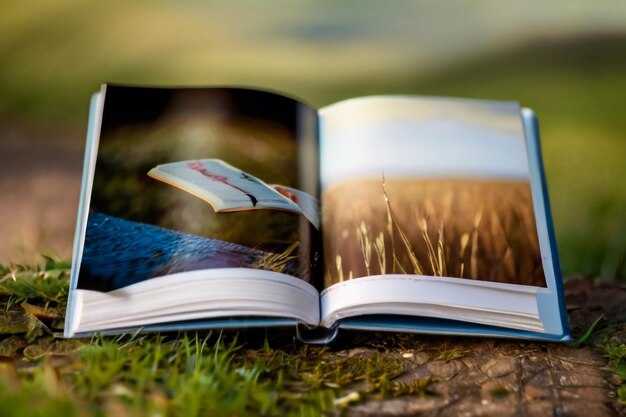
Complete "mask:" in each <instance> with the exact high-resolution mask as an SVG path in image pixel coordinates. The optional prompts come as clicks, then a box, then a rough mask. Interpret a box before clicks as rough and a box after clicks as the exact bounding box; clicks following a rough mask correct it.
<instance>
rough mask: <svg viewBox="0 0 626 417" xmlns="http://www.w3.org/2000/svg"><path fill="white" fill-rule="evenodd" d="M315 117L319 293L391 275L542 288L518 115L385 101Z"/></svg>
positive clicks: (499, 108) (457, 104)
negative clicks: (318, 134) (318, 129)
mask: <svg viewBox="0 0 626 417" xmlns="http://www.w3.org/2000/svg"><path fill="white" fill-rule="evenodd" d="M323 117H324V119H323V126H324V130H323V132H322V138H323V139H322V152H321V160H322V169H321V176H322V205H323V215H322V223H323V239H324V245H323V250H324V264H325V268H324V269H325V286H326V287H328V286H331V285H333V284H336V283H338V282H342V281H345V280H349V279H354V278H360V277H367V276H376V275H387V274H411V275H428V276H440V277H454V278H465V279H472V280H481V281H491V282H501V283H510V284H522V285H532V286H539V287H545V286H546V279H545V276H544V270H543V265H542V258H541V253H540V249H539V240H538V234H537V227H536V223H535V213H534V209H533V200H532V192H531V183H530V178H529V168H528V164H529V162H528V155H527V151H526V144H525V139H524V131H523V128H522V122H521V118H520V109H519V107H518V106H517V104H516V103H511V102H488V101H472V100H440V99H428V98H423V99H415V98H414V99H410V98H406V97H381V98H369V99H363V100H356V101H353V102H351V103H347V104H345V105H339V106H335V107H332V108H330V109H328V110H326V111H323Z"/></svg>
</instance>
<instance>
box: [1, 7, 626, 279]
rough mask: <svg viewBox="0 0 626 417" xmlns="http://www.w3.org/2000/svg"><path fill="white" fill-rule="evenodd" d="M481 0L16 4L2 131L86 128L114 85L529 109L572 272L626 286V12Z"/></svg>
mask: <svg viewBox="0 0 626 417" xmlns="http://www.w3.org/2000/svg"><path fill="white" fill-rule="evenodd" d="M470 3H471V4H469V3H468V5H461V4H456V5H453V6H450V5H447V6H446V5H440V6H432V7H425V6H424V5H423V4H422V3H419V2H415V3H411V2H398V4H397V5H396V7H395V8H394V7H389V6H388V5H386V4H385V2H379V3H377V2H368V3H367V7H357V5H356V4H355V3H354V2H346V4H343V5H336V6H335V5H334V6H332V7H331V6H328V5H327V6H317V5H316V4H314V2H309V3H307V2H303V3H302V4H300V5H299V8H293V7H291V5H290V4H287V3H284V2H279V3H278V4H277V5H276V6H275V7H271V8H267V7H266V8H265V9H264V10H263V11H262V13H261V9H260V7H261V6H259V5H253V4H252V3H247V4H248V6H250V7H249V8H245V7H239V8H237V7H236V6H232V5H229V3H228V2H216V3H211V4H210V5H207V4H204V3H203V2H194V1H189V2H184V3H180V4H176V5H174V4H170V3H164V2H153V3H147V2H133V3H128V4H127V3H122V2H114V3H110V4H104V3H103V4H99V3H93V4H92V3H89V4H87V3H83V2H79V1H77V0H58V1H56V2H44V1H37V2H15V3H8V2H3V3H2V4H0V62H2V65H0V127H1V123H2V120H6V119H8V118H13V119H19V120H22V122H23V123H26V124H35V125H37V124H39V125H43V126H46V127H47V128H48V129H51V130H53V129H62V130H63V129H66V128H68V127H72V128H75V127H81V126H83V127H84V126H85V123H86V117H87V107H88V106H87V103H88V96H89V94H90V93H92V92H93V91H95V90H96V89H97V88H98V85H99V84H100V83H102V82H107V81H115V82H126V83H140V84H169V85H172V84H175V85H214V84H221V85H225V84H226V85H227V84H230V85H252V86H259V87H263V88H269V89H278V90H282V91H286V92H289V93H290V94H293V95H296V96H299V97H302V98H303V99H305V100H307V101H308V102H310V103H312V104H313V105H316V106H322V105H325V104H329V103H332V102H334V101H337V100H340V99H344V98H348V97H354V96H360V95H368V94H381V93H384V94H389V93H399V94H425V95H443V96H459V97H477V98H493V99H513V100H518V101H520V102H521V103H522V105H524V106H528V107H530V108H532V109H534V110H535V112H536V114H537V115H538V117H539V120H540V122H541V133H542V139H543V152H544V160H545V166H546V171H547V177H548V185H549V190H550V196H551V199H552V205H553V214H554V220H555V227H556V232H557V240H558V244H559V249H560V255H561V262H562V266H563V270H564V274H565V275H572V274H577V273H582V274H584V275H604V276H620V277H625V276H626V216H625V214H626V191H625V190H626V164H624V156H625V155H626V117H624V107H623V106H624V91H626V55H625V54H624V53H623V51H624V50H625V49H626V48H625V46H626V32H624V31H623V19H621V22H622V24H621V25H620V24H619V22H620V16H624V15H625V14H626V13H625V10H624V7H623V6H620V5H615V6H614V7H613V9H610V8H603V7H602V6H596V5H590V6H589V7H592V9H593V10H587V9H585V7H586V6H585V7H583V6H582V5H581V4H580V3H579V2H573V3H576V4H577V5H578V6H576V4H573V3H572V5H567V6H566V5H565V4H561V5H558V6H557V5H555V6H554V7H552V6H547V5H546V6H545V7H546V9H545V10H543V9H542V10H539V9H537V10H536V13H534V12H533V13H531V11H532V10H534V9H535V8H536V7H539V6H538V4H535V6H533V5H526V6H524V8H523V9H519V10H518V9H516V8H511V7H508V6H507V7H505V6H503V5H501V4H499V3H498V2H482V3H480V2H470ZM361 4H362V3H359V6H361ZM570 6H571V7H570ZM402 8H404V10H402ZM470 9H471V10H475V11H476V13H468V10H470ZM583 9H584V10H583ZM464 10H465V12H464ZM529 10H530V11H529ZM479 12H481V13H479ZM436 16H445V17H444V18H445V19H448V20H447V21H446V20H443V19H441V20H437V19H436V18H433V17H436ZM587 16H591V17H593V19H591V18H589V19H587ZM315 19H317V20H316V21H315ZM550 19H551V20H550ZM503 22H506V24H503ZM533 22H535V23H533ZM536 22H539V23H536ZM594 22H595V23H594ZM616 22H617V23H616ZM322 23H323V24H322ZM392 23H393V24H392ZM603 24H604V25H605V26H602V25H603ZM576 25H578V26H580V27H581V28H582V29H581V30H580V31H578V32H576V31H575V30H573V29H572V28H575V27H576ZM594 25H595V26H594ZM620 27H621V28H622V31H621V32H619V31H617V32H616V30H619V29H616V28H620ZM411 28H417V29H411ZM533 30H536V31H535V32H533ZM576 33H578V35H576ZM498 34H501V36H498ZM70 130H71V129H70ZM78 130H80V129H75V131H78ZM73 138H74V139H75V140H76V142H78V141H79V140H80V138H79V135H74V136H73Z"/></svg>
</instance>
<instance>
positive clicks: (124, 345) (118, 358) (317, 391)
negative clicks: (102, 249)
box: [0, 259, 431, 416]
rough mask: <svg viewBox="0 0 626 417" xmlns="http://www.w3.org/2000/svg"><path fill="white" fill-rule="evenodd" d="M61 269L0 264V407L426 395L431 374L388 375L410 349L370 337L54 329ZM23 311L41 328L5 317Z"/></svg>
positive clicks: (134, 409) (261, 407) (198, 404)
mask: <svg viewBox="0 0 626 417" xmlns="http://www.w3.org/2000/svg"><path fill="white" fill-rule="evenodd" d="M68 272H69V271H68V269H67V265H66V264H65V263H61V262H55V261H53V260H52V259H48V260H47V262H46V265H45V266H44V267H43V268H29V267H25V266H18V265H5V266H0V277H1V278H0V304H2V305H4V306H5V307H4V308H5V310H4V312H5V315H4V316H3V315H1V314H0V402H1V403H2V404H3V410H2V412H3V414H2V415H6V416H22V415H42V416H44V415H45V416H66V415H67V416H71V415H77V416H81V415H91V414H96V415H118V414H119V413H123V415H131V416H149V415H167V416H170V415H171V416H197V415H224V416H235V415H236V416H259V415H264V416H282V415H304V416H309V415H311V416H315V415H322V414H324V413H326V412H331V411H332V412H341V410H342V409H344V408H345V407H346V406H348V405H350V404H354V403H358V402H361V401H364V400H366V399H369V398H380V397H392V396H398V395H406V394H413V395H427V388H428V385H429V384H430V382H431V380H430V379H429V378H426V379H421V380H418V381H415V382H413V383H410V384H404V383H397V382H393V378H394V377H396V376H399V375H400V374H402V373H403V372H404V371H405V369H407V365H408V363H409V362H407V361H408V360H409V359H406V358H403V357H402V356H401V355H400V354H399V353H398V352H393V353H390V351H389V349H388V347H387V346H385V345H384V344H376V342H375V340H376V339H375V338H374V339H372V342H370V344H369V347H370V349H368V352H367V354H364V355H346V354H345V353H343V352H341V351H335V350H333V349H331V348H329V347H322V346H309V345H304V344H302V343H299V342H297V341H296V340H294V337H293V334H292V333H291V332H288V333H281V332H273V333H268V332H265V331H261V330H259V331H254V330H249V331H247V332H244V333H238V332H225V333H220V332H213V333H212V332H206V333H177V334H176V333H174V334H158V333H157V334H149V335H143V334H135V335H124V336H118V337H101V336H94V337H93V338H92V339H90V340H89V339H83V340H64V339H61V338H59V336H60V331H61V328H60V327H61V324H60V323H61V321H59V320H57V319H54V316H53V315H51V314H50V312H52V311H58V312H61V313H64V308H65V301H66V297H67V287H68V283H69V282H68V278H69V273H68ZM24 306H26V307H28V306H31V308H30V309H28V308H26V307H24ZM34 307H38V308H39V310H34ZM7 312H12V313H14V314H13V315H11V316H6V313H7ZM20 312H21V316H20V315H19V314H18V313H20ZM25 316H27V317H29V318H30V319H32V320H35V321H36V322H37V323H38V326H37V328H38V329H39V328H43V329H45V331H42V332H38V333H35V334H33V335H32V336H29V335H28V331H29V329H28V326H22V327H20V328H17V327H16V326H14V325H13V326H8V325H7V324H8V320H13V321H14V322H21V321H24V320H22V319H23V317H25ZM16 317H17V319H16ZM32 320H31V321H32ZM366 345H368V344H366Z"/></svg>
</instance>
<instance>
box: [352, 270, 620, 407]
mask: <svg viewBox="0 0 626 417" xmlns="http://www.w3.org/2000/svg"><path fill="white" fill-rule="evenodd" d="M565 289H566V298H567V303H568V311H569V314H570V322H571V327H572V333H573V336H574V337H577V336H580V335H581V334H582V333H584V331H585V330H586V329H587V327H588V326H589V325H590V324H591V323H592V322H593V321H594V320H595V319H596V318H597V317H599V316H600V315H601V314H604V315H605V318H606V320H605V321H603V326H605V327H606V326H607V325H609V324H610V325H613V326H615V328H616V329H618V330H617V332H616V333H615V335H614V336H613V337H614V338H618V339H617V340H615V341H613V342H614V343H615V342H617V343H624V340H626V326H625V325H624V324H623V322H624V321H625V320H626V290H625V289H624V288H622V285H621V283H617V282H605V281H593V280H583V279H572V280H569V281H567V282H566V284H565ZM620 327H621V328H622V330H621V331H620V330H619V328H620ZM620 335H621V336H620ZM393 350H394V348H393V347H392V348H390V351H391V352H393ZM398 352H399V354H400V355H402V357H403V358H404V360H405V361H406V364H407V370H406V372H404V374H402V375H400V376H399V377H397V378H396V380H395V382H399V383H402V384H410V383H411V382H414V381H417V380H420V379H423V378H430V380H431V381H432V382H431V383H430V384H429V385H428V386H427V388H426V395H405V396H400V397H397V398H391V399H372V400H368V401H365V402H362V403H359V404H356V405H354V406H353V407H351V408H350V409H349V410H348V412H347V414H348V415H349V416H354V417H356V416H415V415H419V416H439V417H445V416H467V417H471V416H521V417H530V416H583V417H596V416H626V409H625V407H624V405H622V404H620V403H619V402H618V400H617V394H616V389H617V385H616V384H618V383H619V382H620V380H619V378H617V377H616V375H615V373H614V370H613V369H612V368H611V367H610V365H609V364H608V361H607V359H606V358H605V357H603V356H602V353H601V352H600V351H598V350H597V349H594V348H593V347H589V346H586V347H582V348H574V347H572V346H568V345H563V344H557V343H532V342H519V341H507V340H496V339H488V340H486V339H473V338H453V337H448V338H443V337H425V336H419V335H413V336H407V338H406V339H403V340H402V350H399V351H398ZM407 352H410V353H411V355H406V353H407Z"/></svg>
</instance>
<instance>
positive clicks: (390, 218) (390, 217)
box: [383, 173, 424, 275]
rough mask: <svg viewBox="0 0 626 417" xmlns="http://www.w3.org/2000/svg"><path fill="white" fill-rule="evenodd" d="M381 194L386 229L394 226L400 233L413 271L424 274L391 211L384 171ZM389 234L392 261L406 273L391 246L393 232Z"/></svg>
mask: <svg viewBox="0 0 626 417" xmlns="http://www.w3.org/2000/svg"><path fill="white" fill-rule="evenodd" d="M383 195H384V197H385V204H386V205H387V221H388V226H387V230H389V229H391V230H392V232H393V229H394V227H393V226H395V229H396V230H397V231H398V234H399V235H400V239H401V240H402V243H403V244H404V247H405V249H406V251H407V253H408V255H409V260H410V261H411V265H412V266H413V271H414V273H415V274H417V275H424V268H422V266H421V265H420V263H419V261H418V260H417V256H415V252H413V249H412V248H411V243H410V242H409V239H408V238H407V237H406V234H405V233H404V231H403V230H402V228H401V227H400V224H399V222H398V221H397V219H396V216H395V215H394V213H393V210H392V209H391V203H390V202H389V195H388V194H387V185H386V183H385V173H383ZM390 234H391V244H392V248H393V259H394V262H395V263H396V264H397V265H398V266H399V267H400V269H401V270H402V272H403V273H406V272H405V271H404V268H402V265H401V264H400V261H399V260H398V257H397V255H396V251H395V247H394V246H393V233H390Z"/></svg>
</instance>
